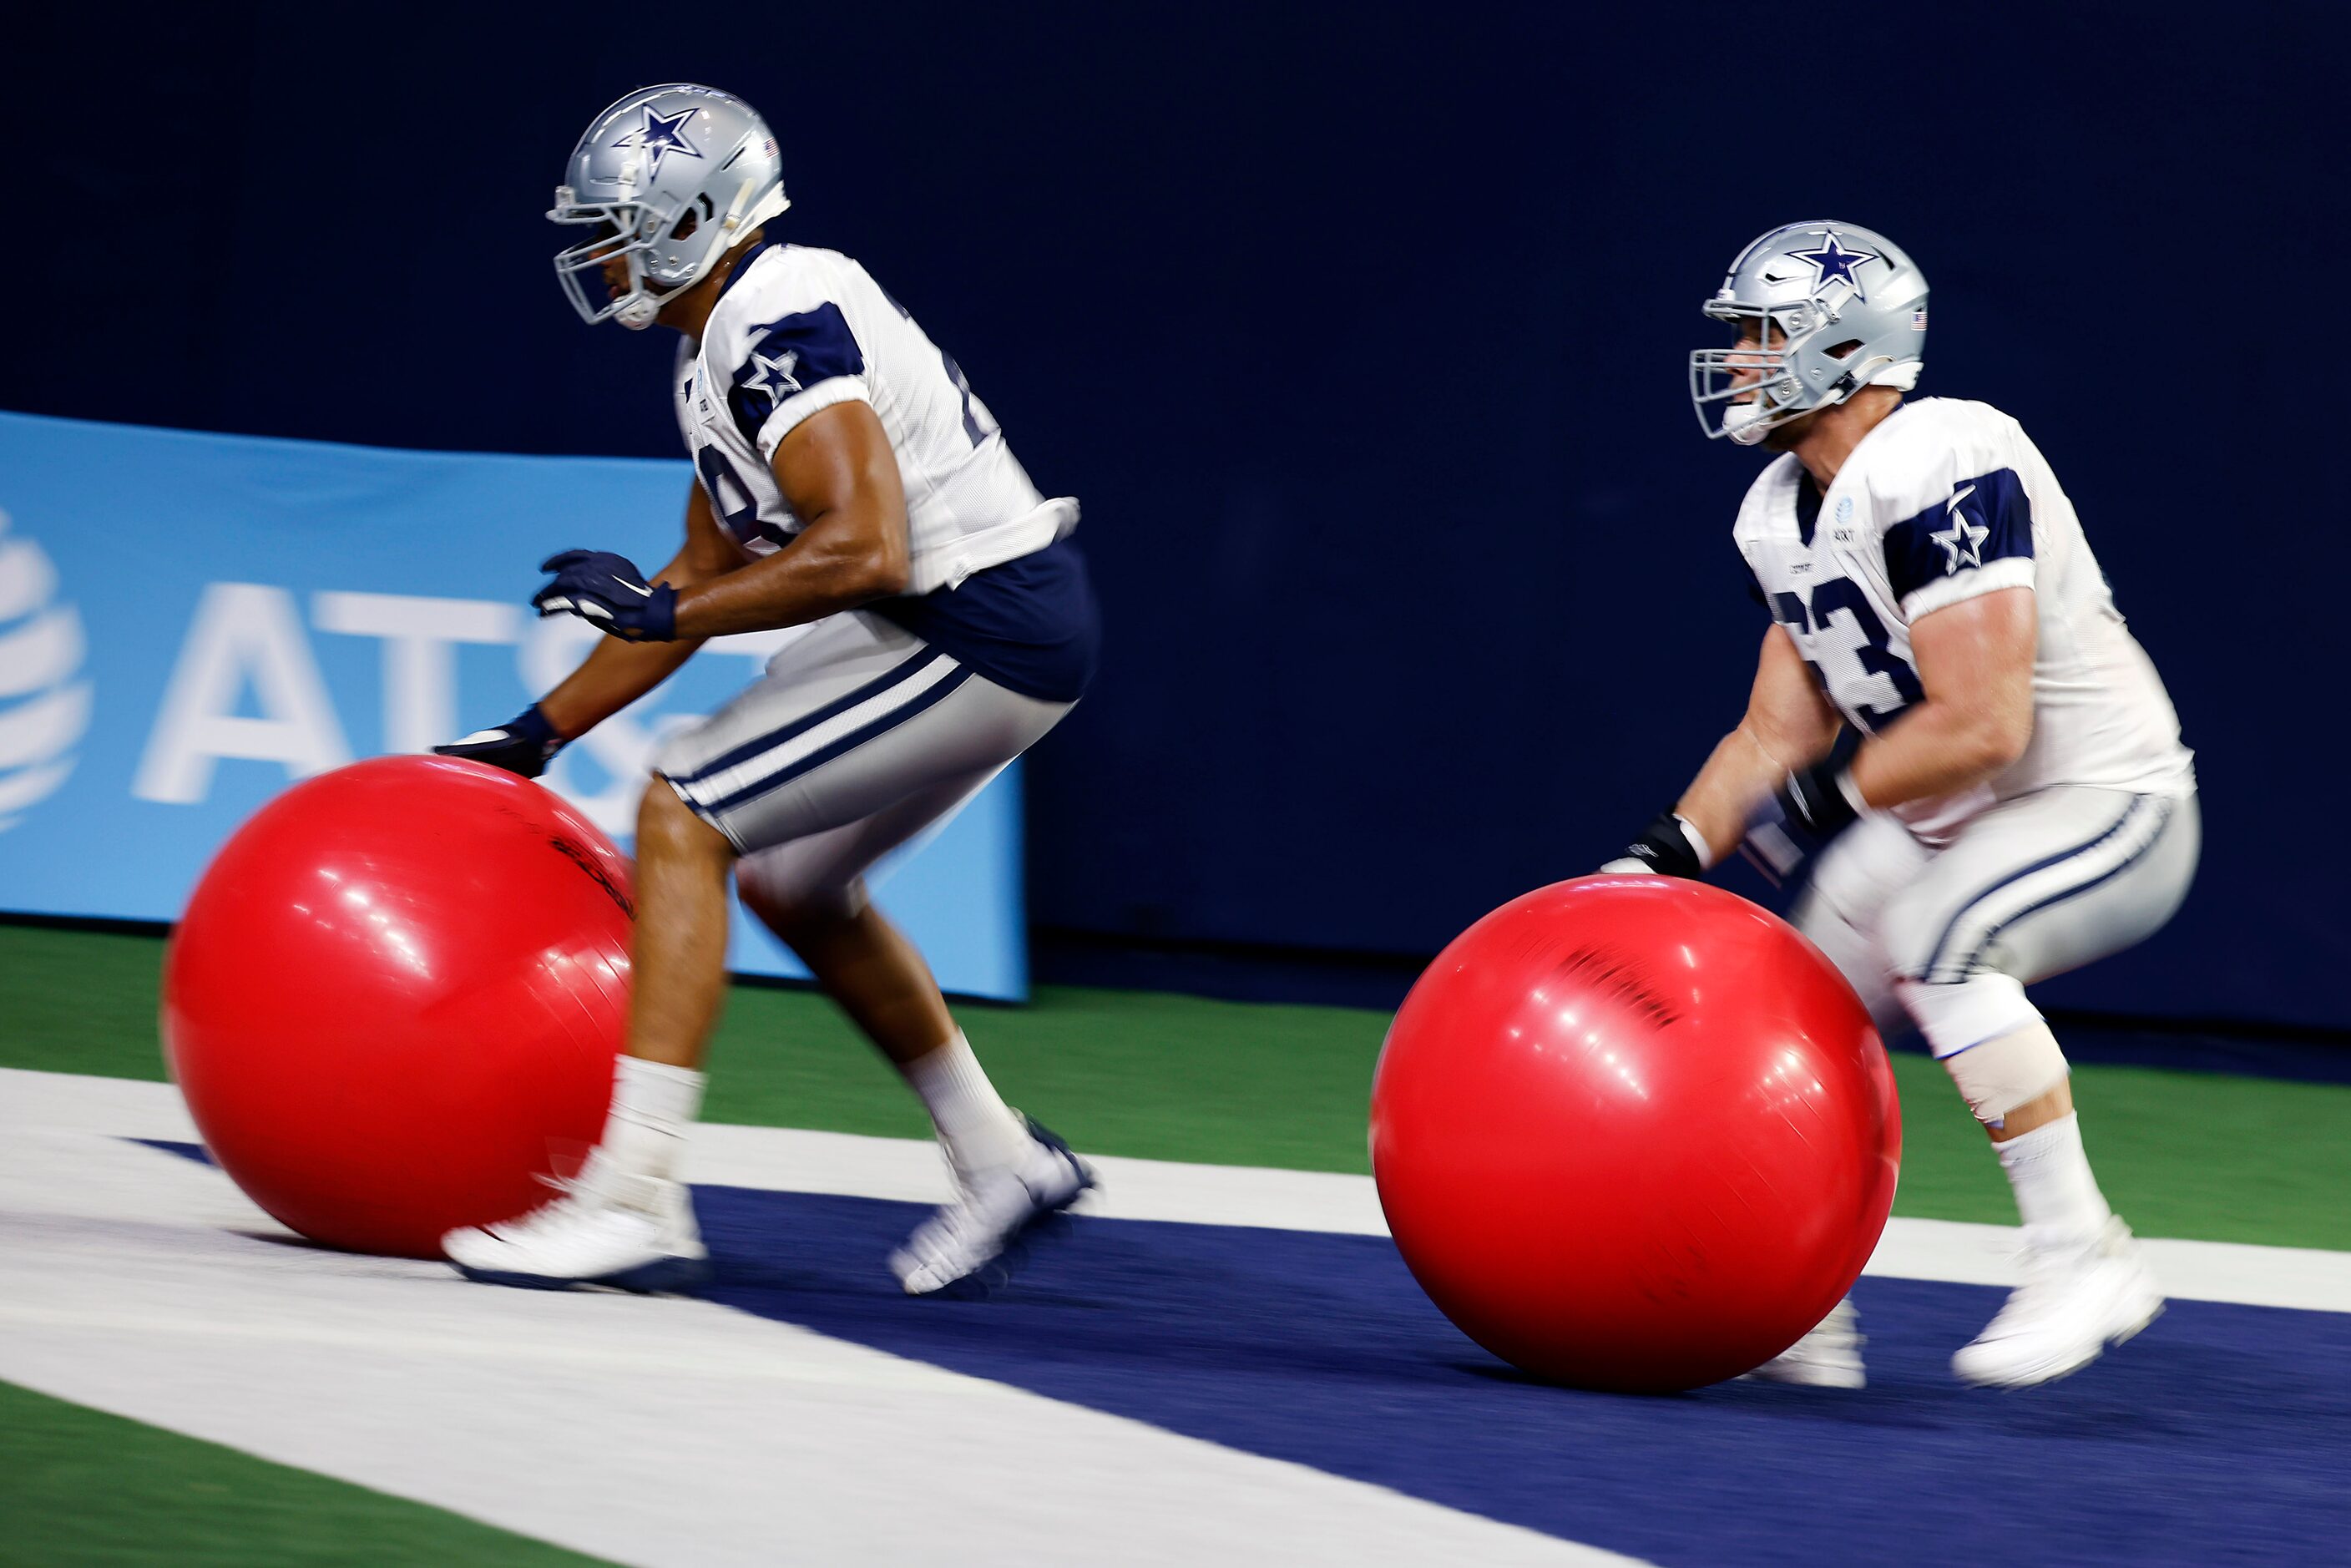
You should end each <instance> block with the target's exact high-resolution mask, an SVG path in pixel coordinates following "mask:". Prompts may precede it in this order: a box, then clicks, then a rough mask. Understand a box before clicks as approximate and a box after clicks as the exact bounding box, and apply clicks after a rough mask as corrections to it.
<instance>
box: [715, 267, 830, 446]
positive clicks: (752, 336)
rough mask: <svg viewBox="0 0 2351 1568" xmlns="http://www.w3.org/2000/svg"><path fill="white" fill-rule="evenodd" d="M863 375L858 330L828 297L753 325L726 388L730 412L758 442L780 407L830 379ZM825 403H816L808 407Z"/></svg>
mask: <svg viewBox="0 0 2351 1568" xmlns="http://www.w3.org/2000/svg"><path fill="white" fill-rule="evenodd" d="M864 374H865V352H864V350H862V349H861V348H860V347H859V346H858V342H857V335H856V334H855V333H854V332H852V331H851V330H850V329H849V322H848V320H847V319H845V318H844V317H843V316H842V315H841V307H840V306H838V305H835V304H833V303H832V302H831V300H827V301H825V302H824V303H823V304H821V305H819V306H818V307H816V308H814V309H813V310H802V311H799V312H796V313H795V314H792V315H789V316H786V317H783V318H781V319H778V320H774V321H769V322H768V323H766V324H765V325H763V326H759V327H755V328H753V329H751V331H750V333H749V335H748V337H747V347H746V348H745V350H744V354H743V362H742V363H741V364H740V365H738V366H737V367H736V370H735V376H734V381H733V383H732V384H731V385H730V386H729V387H728V388H727V391H726V411H727V413H729V414H731V415H732V416H733V417H734V420H735V426H736V428H737V429H738V430H740V431H741V432H742V433H743V438H744V439H745V440H747V441H750V442H753V443H757V442H758V439H759V435H760V433H761V432H762V431H764V430H766V429H767V427H768V421H769V420H771V419H773V418H774V417H775V413H776V411H777V410H778V409H780V408H785V407H788V406H789V404H790V403H791V402H792V401H793V400H794V399H795V398H798V397H800V396H802V395H803V394H804V393H806V392H810V391H812V390H813V389H815V388H817V387H819V386H821V385H823V384H824V383H825V382H832V381H837V380H840V379H841V378H842V377H861V378H862V376H863V375H864ZM830 401H831V400H826V402H830ZM822 406H825V403H824V402H815V403H812V404H811V405H810V408H809V412H810V413H814V412H815V411H816V409H817V408H819V407H822Z"/></svg>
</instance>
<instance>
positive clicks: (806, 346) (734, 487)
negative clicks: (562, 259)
mask: <svg viewBox="0 0 2351 1568" xmlns="http://www.w3.org/2000/svg"><path fill="white" fill-rule="evenodd" d="M672 385H673V388H674V392H675V393H676V401H677V423H678V428H679V429H680V430H681V431H682V432H684V435H685V444H686V449H687V450H688V451H689V452H691V453H692V454H693V455H694V466H695V473H697V474H699V475H700V476H702V486H703V488H704V490H705V492H707V494H708V495H709V497H710V506H711V510H712V511H713V512H715V513H716V515H717V517H718V521H719V525H720V526H721V527H722V528H725V529H726V532H727V533H728V534H729V535H730V536H731V537H732V538H734V540H735V542H736V544H737V546H738V547H740V548H741V549H742V550H743V551H744V553H745V554H746V555H747V556H761V555H770V554H773V553H774V552H775V551H777V550H778V549H782V548H783V547H784V546H785V545H787V544H789V543H790V542H791V539H792V538H793V536H794V535H796V534H798V533H799V530H800V528H801V527H802V524H801V522H800V519H799V518H798V517H794V516H793V515H792V512H791V508H790V507H787V506H786V505H785V504H784V497H783V493H782V491H781V490H780V489H779V488H778V486H777V484H776V476H775V470H774V469H773V468H772V467H771V466H770V465H771V464H772V463H773V461H774V459H775V455H776V448H777V447H778V445H780V444H782V442H783V439H784V437H785V436H786V435H788V434H790V432H791V430H792V427H793V426H794V425H797V424H798V423H800V421H802V420H804V419H806V418H808V417H809V416H810V414H812V413H816V412H817V411H818V410H820V409H825V408H830V407H831V406H832V405H833V404H834V403H837V402H847V401H849V400H850V399H852V398H854V399H856V400H858V401H860V402H866V403H870V404H872V408H873V412H874V413H875V414H876V415H877V416H878V417H879V418H880V419H881V421H882V428H883V430H884V431H886V432H887V433H888V434H889V436H890V446H891V449H892V450H893V451H894V452H895V453H896V454H897V455H898V472H899V475H900V476H901V478H903V479H904V483H905V487H906V521H907V525H908V528H909V530H910V534H911V539H910V543H911V547H912V553H911V559H910V562H909V569H910V572H911V580H910V581H909V582H908V584H907V587H906V591H907V592H908V593H909V594H923V593H929V592H931V591H933V590H935V589H939V588H952V587H955V586H956V585H957V584H959V583H961V582H962V581H963V580H964V579H965V578H967V577H968V576H970V575H971V574H972V573H973V572H975V571H980V570H985V569H986V568H988V567H991V566H1000V565H1002V564H1003V563H1004V562H1006V561H1008V560H1016V559H1019V558H1020V557H1021V556H1024V555H1028V554H1029V553H1031V552H1032V551H1035V550H1040V549H1044V548H1045V547H1046V546H1047V545H1049V544H1051V543H1052V542H1053V541H1054V540H1055V539H1056V538H1060V537H1061V535H1063V534H1065V533H1067V532H1069V531H1070V529H1071V528H1075V527H1076V526H1077V520H1078V504H1077V502H1076V501H1075V500H1074V499H1072V498H1071V497H1066V496H1064V497H1059V498H1057V499H1054V500H1050V501H1049V500H1047V499H1046V498H1045V497H1043V496H1042V495H1041V494H1040V492H1039V491H1038V489H1037V486H1035V485H1034V484H1032V483H1031V482H1030V481H1029V476H1028V474H1027V472H1026V471H1025V470H1023V469H1022V468H1021V466H1020V464H1019V460H1018V459H1017V458H1015V457H1014V456H1013V455H1012V449H1011V448H1010V447H1008V446H1007V445H1006V444H1005V443H1004V433H1003V432H1002V431H1001V430H999V429H998V427H997V423H996V421H995V420H994V419H993V418H991V417H990V416H989V414H988V412H987V404H986V403H983V402H980V401H979V399H978V398H977V397H976V396H974V395H973V393H972V390H971V384H970V383H969V382H967V381H965V380H964V375H963V371H961V370H960V369H958V368H957V367H956V362H955V360H954V358H953V357H952V356H951V355H949V354H947V353H946V351H945V350H942V349H940V348H939V346H938V345H937V344H935V343H934V342H932V341H931V340H930V339H929V338H928V337H926V336H925V334H924V332H923V329H922V328H920V327H919V326H917V325H915V323H914V318H913V317H912V316H909V315H908V314H907V313H906V312H905V310H904V308H901V307H900V306H899V304H898V302H897V301H896V300H894V299H893V298H890V297H889V296H888V295H887V294H885V293H883V291H882V286H881V285H880V284H878V283H876V282H874V281H873V278H872V276H871V275H870V274H868V273H867V272H866V270H865V269H864V268H863V267H860V266H859V265H858V264H857V263H856V262H854V261H852V260H851V259H850V258H849V257H848V256H842V255H841V253H840V252H838V251H831V250H816V249H812V248H810V247H809V246H797V245H765V246H760V247H758V249H757V250H754V251H753V252H752V253H751V254H750V255H749V256H747V258H746V259H745V260H743V261H742V262H740V263H738V264H737V267H736V271H735V275H734V277H731V278H730V279H728V281H727V284H726V288H725V290H724V292H723V293H722V294H721V295H720V297H719V300H718V305H717V308H716V309H714V310H713V311H712V312H711V313H710V321H709V324H708V325H707V327H706V328H705V329H704V331H703V334H702V340H701V341H700V342H699V343H696V342H692V341H688V342H687V343H685V344H684V346H683V347H681V348H680V350H678V363H677V374H676V377H675V379H674V382H673V383H672Z"/></svg>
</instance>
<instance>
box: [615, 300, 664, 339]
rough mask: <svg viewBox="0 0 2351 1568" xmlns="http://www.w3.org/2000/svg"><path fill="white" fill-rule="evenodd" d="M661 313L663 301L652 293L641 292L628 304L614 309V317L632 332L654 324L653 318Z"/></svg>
mask: <svg viewBox="0 0 2351 1568" xmlns="http://www.w3.org/2000/svg"><path fill="white" fill-rule="evenodd" d="M660 314H661V301H660V300H658V299H655V298H653V296H652V295H650V294H643V293H640V294H636V295H633V296H632V297H631V298H630V299H629V302H628V303H627V304H625V305H623V306H622V307H621V308H619V309H618V310H615V311H613V312H612V319H613V320H615V321H618V322H619V323H620V324H621V325H622V326H623V327H626V328H627V329H629V330H630V331H632V332H642V331H643V330H644V329H646V328H648V327H650V326H652V325H653V318H654V317H656V316H658V315H660Z"/></svg>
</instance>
